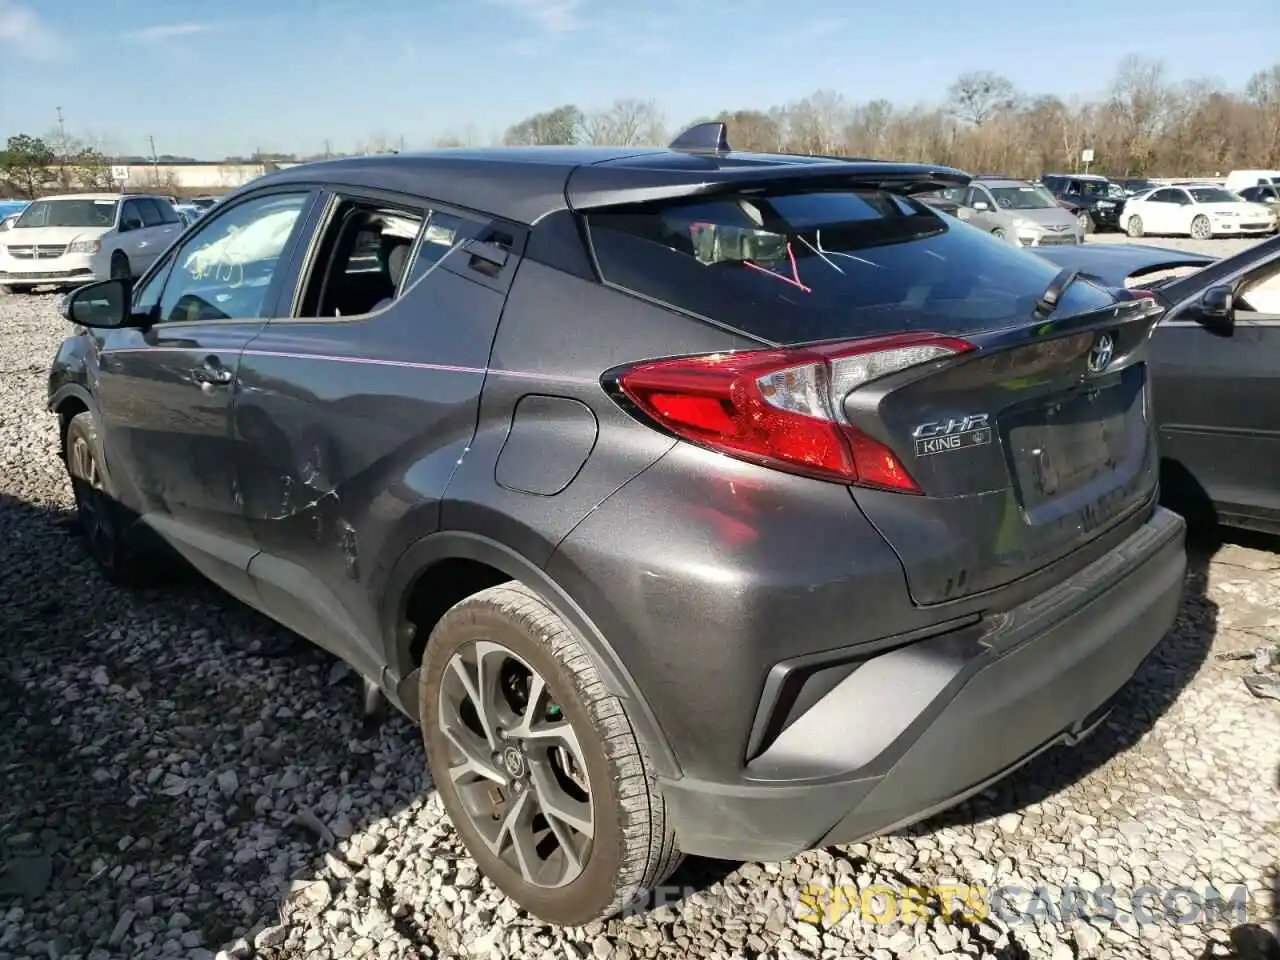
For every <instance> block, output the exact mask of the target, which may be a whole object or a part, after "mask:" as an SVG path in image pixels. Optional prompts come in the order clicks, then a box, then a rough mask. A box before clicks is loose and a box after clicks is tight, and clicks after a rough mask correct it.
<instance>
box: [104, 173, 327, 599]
mask: <svg viewBox="0 0 1280 960" xmlns="http://www.w3.org/2000/svg"><path fill="white" fill-rule="evenodd" d="M311 196H312V193H311V191H307V190H294V191H289V192H284V193H280V192H272V193H268V194H265V195H264V194H258V195H252V196H249V197H246V198H245V199H243V200H241V201H239V202H236V203H234V204H231V205H229V206H228V207H227V208H226V209H225V210H223V211H220V212H219V214H218V216H216V217H213V218H211V219H210V220H209V222H208V223H206V224H205V225H204V227H203V229H201V230H198V231H197V232H195V233H194V234H192V235H191V236H190V237H189V238H188V239H187V240H186V242H185V243H183V244H182V246H181V247H179V248H177V249H176V250H174V251H173V252H172V253H171V254H170V255H169V256H168V257H166V258H165V259H164V260H163V261H162V262H161V263H160V264H159V265H158V266H157V268H156V269H155V270H153V271H152V272H151V273H150V274H149V275H147V276H146V277H144V279H143V281H142V283H141V284H140V285H139V286H138V287H137V288H136V290H135V291H134V294H133V300H132V312H133V314H134V317H135V324H134V325H133V326H131V327H129V328H126V329H121V330H112V331H109V332H107V333H106V334H105V335H104V336H103V337H102V340H101V341H100V343H99V346H98V351H97V370H96V382H95V383H94V385H93V392H94V396H95V398H96V400H97V403H98V406H99V411H100V414H101V417H102V421H103V425H104V427H105V430H106V436H107V439H108V441H109V443H110V445H111V447H112V449H113V452H116V453H117V454H118V456H116V457H113V458H112V461H113V466H114V467H115V468H116V469H118V470H120V471H123V472H124V473H126V474H128V475H127V476H123V477H121V480H122V482H127V483H128V484H129V485H130V486H131V487H132V488H133V489H134V490H135V491H136V493H137V500H138V502H139V504H140V508H141V513H142V516H143V519H144V521H145V522H146V523H147V525H148V526H150V527H152V528H153V529H155V530H156V531H157V532H158V533H159V534H160V535H161V536H162V537H163V538H164V539H165V540H166V541H167V542H168V543H169V544H170V545H171V546H173V547H174V548H175V549H176V550H177V551H178V552H179V553H181V554H182V555H183V556H184V557H185V558H186V559H187V560H188V561H189V562H190V563H191V564H192V566H194V567H195V568H196V569H197V570H199V571H200V572H201V573H203V574H204V575H205V576H207V577H209V578H210V579H211V580H213V581H214V582H215V583H217V584H219V585H220V586H222V587H223V588H224V589H226V590H227V591H228V592H229V593H232V594H233V595H235V596H237V597H239V598H240V599H242V600H246V601H247V602H252V590H251V588H250V585H249V581H248V575H247V568H248V563H249V559H250V558H251V557H252V555H253V553H254V548H253V540H252V537H251V536H250V535H249V531H248V527H247V525H246V523H245V520H244V515H243V508H242V505H241V502H240V493H239V488H238V475H237V468H236V457H235V455H234V452H233V450H232V443H231V434H230V411H231V399H232V396H233V395H234V391H235V388H236V371H237V367H238V365H239V360H240V353H241V351H242V350H243V348H244V346H245V344H247V343H248V342H249V341H250V340H252V339H253V338H254V337H255V336H256V335H257V334H258V332H259V331H260V330H261V329H262V327H263V325H264V324H265V323H266V318H267V317H269V316H270V315H271V310H272V308H273V307H274V303H275V296H276V291H277V281H278V277H277V276H276V269H275V267H276V264H277V262H278V261H279V260H280V258H281V257H282V255H283V253H284V251H285V250H286V249H287V247H288V244H289V242H290V240H291V239H292V238H293V236H294V234H295V233H296V230H297V225H298V222H299V220H300V219H301V216H302V214H303V211H304V210H305V209H306V207H307V204H308V202H309V201H310V199H311Z"/></svg>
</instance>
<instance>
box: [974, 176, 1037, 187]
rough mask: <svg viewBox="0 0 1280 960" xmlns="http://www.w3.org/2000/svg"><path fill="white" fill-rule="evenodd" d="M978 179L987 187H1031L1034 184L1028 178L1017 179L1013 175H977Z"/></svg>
mask: <svg viewBox="0 0 1280 960" xmlns="http://www.w3.org/2000/svg"><path fill="white" fill-rule="evenodd" d="M977 179H978V180H979V181H981V182H982V183H983V184H985V185H986V186H988V187H1031V186H1035V184H1033V183H1032V182H1031V181H1030V180H1018V179H1016V178H1014V177H978V178H977Z"/></svg>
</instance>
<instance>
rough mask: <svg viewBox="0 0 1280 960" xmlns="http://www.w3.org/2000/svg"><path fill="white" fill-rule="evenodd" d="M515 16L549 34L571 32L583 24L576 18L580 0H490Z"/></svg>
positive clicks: (580, 6) (580, 5) (580, 3)
mask: <svg viewBox="0 0 1280 960" xmlns="http://www.w3.org/2000/svg"><path fill="white" fill-rule="evenodd" d="M490 2H491V3H493V4H495V5H496V6H499V7H504V8H506V9H507V10H510V11H511V12H512V13H514V14H516V15H517V16H521V17H524V18H525V19H526V20H532V21H533V22H534V23H536V24H537V25H538V26H539V27H540V28H541V29H542V30H543V31H544V32H546V33H550V34H561V33H572V32H573V31H574V30H577V29H579V28H580V27H581V26H582V25H583V24H582V21H581V20H580V19H579V18H578V12H579V10H580V9H581V8H582V0H490Z"/></svg>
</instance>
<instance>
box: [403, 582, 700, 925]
mask: <svg viewBox="0 0 1280 960" xmlns="http://www.w3.org/2000/svg"><path fill="white" fill-rule="evenodd" d="M419 694H420V695H419V712H420V720H421V723H422V731H423V739H424V741H425V743H426V749H427V758H428V762H429V763H430V766H431V772H432V778H433V780H434V781H435V785H436V788H437V789H438V790H439V792H440V798H441V800H442V801H443V802H444V806H445V809H446V810H447V811H448V813H449V816H450V818H451V819H452V821H453V825H454V828H455V829H456V830H457V831H458V833H459V834H460V835H461V837H462V840H463V842H464V843H465V844H466V847H467V849H468V851H469V852H470V853H471V856H472V857H473V858H474V859H475V861H476V863H477V864H478V865H479V867H480V869H481V870H482V871H483V872H484V874H485V875H486V876H487V877H488V878H489V879H490V880H492V881H493V883H494V884H495V885H497V887H498V888H499V889H501V890H502V892H503V893H505V894H506V895H507V896H508V897H510V898H511V899H512V900H514V901H515V902H516V903H518V904H519V905H520V906H521V907H523V908H524V909H526V910H527V911H529V912H530V913H531V914H533V915H535V916H536V917H538V918H539V919H541V920H543V921H545V922H548V923H553V924H559V925H562V926H576V925H581V924H586V923H590V922H591V921H593V920H599V919H604V918H606V917H609V916H612V915H613V914H615V913H617V912H618V911H619V910H621V909H623V908H625V907H627V906H628V905H630V904H632V903H634V902H636V901H637V900H639V899H640V898H641V897H643V896H644V895H646V894H647V893H648V892H649V891H651V890H652V889H653V888H654V887H655V886H657V885H658V884H660V883H662V881H663V880H665V879H666V878H667V877H668V876H669V875H670V874H671V872H672V871H673V870H674V869H675V868H676V866H677V865H678V864H679V862H680V859H681V857H680V853H679V851H678V849H677V848H676V842H675V834H674V832H673V830H672V827H671V824H670V822H669V820H668V817H667V811H666V806H665V804H664V802H663V799H662V794H661V791H660V788H659V786H658V783H657V778H656V776H655V775H654V772H653V770H652V768H651V765H650V761H649V759H648V756H647V754H646V751H645V749H644V746H643V744H642V743H641V742H640V739H639V737H638V736H637V735H636V733H635V731H634V729H633V728H632V726H631V723H630V721H629V719H628V717H627V711H626V707H625V706H624V705H623V703H622V701H621V700H619V699H618V698H617V697H616V696H614V695H613V694H611V693H608V692H607V691H606V690H605V688H604V685H603V684H602V683H601V681H600V678H599V676H598V674H597V672H596V669H595V666H594V664H593V663H592V661H591V658H590V657H589V656H588V655H587V654H586V652H585V650H584V649H583V647H582V645H581V644H580V642H579V641H578V639H577V638H576V637H575V636H574V634H573V633H572V632H571V631H570V629H569V628H568V627H567V626H566V625H565V624H564V622H563V621H562V620H561V619H560V618H559V616H558V615H557V614H556V613H555V612H554V611H553V610H552V609H551V608H550V607H548V606H547V605H546V603H544V602H543V600H542V599H541V598H540V597H538V596H537V594H535V593H534V592H533V591H531V590H529V589H528V588H527V587H525V586H523V585H520V584H503V585H500V586H496V587H491V588H489V589H487V590H484V591H481V592H480V593H477V594H475V595H474V596H471V597H469V598H467V599H466V600H463V601H462V602H460V603H458V604H456V605H455V606H454V607H453V608H452V609H450V610H449V611H448V612H447V613H446V614H445V615H444V617H443V618H442V619H441V620H440V622H439V623H438V624H437V625H436V627H435V629H434V630H433V631H432V632H431V636H430V638H429V639H428V641H427V647H426V652H425V653H424V655H423V660H422V671H421V681H420V691H419Z"/></svg>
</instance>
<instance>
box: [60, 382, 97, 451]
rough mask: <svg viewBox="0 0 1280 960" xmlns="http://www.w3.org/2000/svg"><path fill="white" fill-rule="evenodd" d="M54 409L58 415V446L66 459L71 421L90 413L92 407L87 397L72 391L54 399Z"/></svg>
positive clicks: (67, 391)
mask: <svg viewBox="0 0 1280 960" xmlns="http://www.w3.org/2000/svg"><path fill="white" fill-rule="evenodd" d="M53 409H54V412H55V413H57V415H58V445H59V448H60V450H61V453H62V456H63V457H64V458H65V457H66V453H67V428H68V427H69V426H71V421H72V420H73V419H74V418H75V417H77V416H78V415H79V414H82V413H89V412H90V410H91V407H90V405H89V400H88V398H87V397H85V396H82V395H81V394H80V392H79V391H78V390H74V389H70V390H66V391H65V392H64V393H63V394H62V395H61V396H60V397H56V398H55V399H54V403H53Z"/></svg>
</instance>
